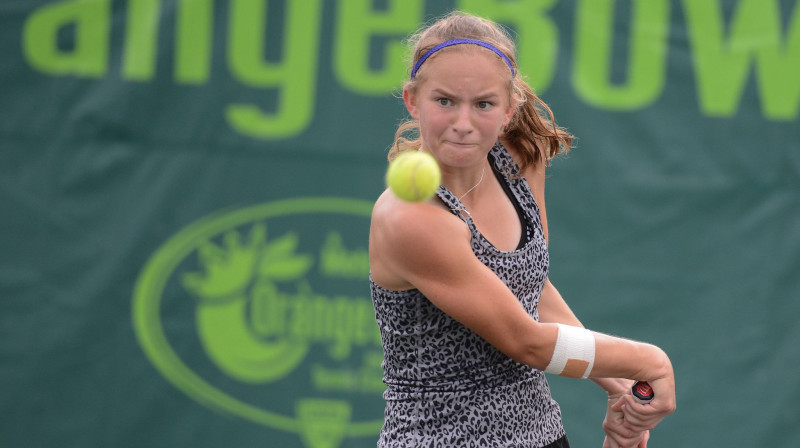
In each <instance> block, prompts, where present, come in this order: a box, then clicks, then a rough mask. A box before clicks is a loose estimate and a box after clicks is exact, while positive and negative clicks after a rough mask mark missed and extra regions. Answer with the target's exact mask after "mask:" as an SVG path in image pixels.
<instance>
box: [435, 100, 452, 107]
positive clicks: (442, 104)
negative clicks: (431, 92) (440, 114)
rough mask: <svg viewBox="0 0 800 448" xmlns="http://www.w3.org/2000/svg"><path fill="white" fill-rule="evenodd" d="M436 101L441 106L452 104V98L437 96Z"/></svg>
mask: <svg viewBox="0 0 800 448" xmlns="http://www.w3.org/2000/svg"><path fill="white" fill-rule="evenodd" d="M436 101H437V102H438V103H439V105H440V106H449V105H450V104H452V101H450V98H437V99H436Z"/></svg>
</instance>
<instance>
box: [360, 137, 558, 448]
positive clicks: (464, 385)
mask: <svg viewBox="0 0 800 448" xmlns="http://www.w3.org/2000/svg"><path fill="white" fill-rule="evenodd" d="M489 155H490V157H489V159H490V162H493V165H494V168H495V170H496V171H497V172H499V173H505V174H506V175H505V176H501V178H502V179H503V180H504V181H505V182H506V183H507V186H508V187H509V188H508V189H507V191H510V192H511V193H512V194H513V197H512V198H511V199H512V201H516V202H517V204H518V205H519V209H521V211H522V214H523V216H522V217H523V218H524V219H525V220H526V221H527V228H528V232H529V233H528V235H527V236H528V238H527V240H525V241H526V242H525V243H524V244H523V245H522V246H521V247H519V248H517V249H516V250H513V251H510V252H507V251H501V250H499V249H497V248H495V247H494V246H493V245H492V244H491V243H490V242H489V241H488V240H487V239H486V238H485V237H484V236H483V235H481V233H480V232H479V231H478V229H477V227H476V226H475V224H474V223H473V221H472V219H471V218H470V217H469V215H468V214H467V213H463V212H461V213H459V212H454V213H456V214H457V215H458V216H460V217H461V218H462V219H463V220H464V222H465V223H466V224H467V226H469V229H470V231H471V232H472V239H471V245H472V250H473V252H475V255H476V256H477V257H478V259H479V260H480V261H481V262H483V264H485V265H486V266H488V267H489V268H491V269H492V270H493V271H494V272H495V273H496V274H497V276H498V277H500V278H501V279H502V280H503V281H504V282H505V283H506V285H508V287H509V288H510V289H511V291H513V292H514V294H515V295H516V296H517V298H518V299H519V301H520V302H521V303H522V305H523V306H524V307H525V309H526V310H527V311H528V313H529V314H530V315H531V316H533V318H535V319H537V320H538V319H539V316H538V312H537V309H536V307H537V304H538V303H539V298H540V296H541V292H542V287H543V285H544V282H545V279H546V278H547V273H548V267H549V255H548V252H547V245H546V242H545V239H544V234H543V231H542V225H541V220H540V217H539V208H538V206H537V205H536V202H535V201H534V198H533V194H532V192H531V190H530V187H529V186H528V183H527V181H525V179H524V178H519V179H514V178H513V177H512V175H513V174H515V173H518V172H519V168H518V166H517V165H516V163H515V162H514V160H513V159H512V158H511V156H510V155H509V153H508V152H507V150H506V149H505V148H504V147H503V146H502V145H501V144H500V143H497V144H496V145H495V146H494V148H492V150H491V152H490V154H489ZM437 194H438V195H439V197H440V198H441V199H442V200H443V201H444V203H445V204H447V205H448V207H450V208H451V209H455V210H458V209H460V208H461V206H462V205H461V203H460V202H459V201H458V199H457V198H456V197H455V195H453V194H452V193H451V192H450V191H448V190H447V189H446V188H444V187H440V188H439V190H438V192H437ZM523 228H525V227H523ZM370 286H371V290H372V301H373V304H374V306H375V318H376V320H377V323H378V327H379V329H380V333H381V339H382V342H383V350H384V361H383V369H384V382H385V383H386V385H387V390H386V391H385V392H384V399H385V400H386V408H385V421H384V424H383V428H382V430H381V434H380V440H379V442H378V446H379V447H384V448H390V447H391V448H394V447H456V446H457V447H531V448H532V447H541V446H544V445H547V444H549V443H551V442H553V441H555V440H557V439H559V438H561V437H563V436H564V428H563V426H562V423H561V410H560V408H559V406H558V404H557V403H556V402H555V400H553V399H552V397H551V395H550V387H549V386H548V384H547V380H546V379H545V375H544V373H543V372H541V371H539V370H536V369H533V368H531V367H529V366H526V365H524V364H520V363H518V362H516V361H514V360H512V359H511V358H509V357H508V356H506V355H505V354H503V353H501V352H500V351H499V350H497V349H496V348H494V346H492V345H490V344H489V343H487V342H486V341H485V340H483V339H482V338H481V337H480V336H478V335H477V334H475V333H474V332H472V331H471V330H469V329H468V328H466V327H465V326H463V325H462V324H460V323H459V322H457V321H456V320H454V319H453V318H451V317H450V316H448V315H447V314H445V313H444V312H442V311H441V310H439V309H438V308H437V307H436V306H434V305H433V304H432V303H431V302H430V301H429V300H428V299H427V298H426V297H425V296H423V295H422V293H421V292H420V291H418V290H416V289H412V290H407V291H391V290H387V289H384V288H381V287H380V286H378V285H376V284H375V283H374V282H373V281H372V279H371V278H370Z"/></svg>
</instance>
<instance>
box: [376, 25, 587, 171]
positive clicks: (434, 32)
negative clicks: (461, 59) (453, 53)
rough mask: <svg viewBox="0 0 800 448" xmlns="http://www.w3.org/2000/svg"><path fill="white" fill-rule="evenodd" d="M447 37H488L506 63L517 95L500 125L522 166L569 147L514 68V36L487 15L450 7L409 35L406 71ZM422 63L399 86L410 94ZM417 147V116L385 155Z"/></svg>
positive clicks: (569, 139) (563, 133)
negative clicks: (514, 106)
mask: <svg viewBox="0 0 800 448" xmlns="http://www.w3.org/2000/svg"><path fill="white" fill-rule="evenodd" d="M451 39H478V40H482V41H484V42H488V43H489V44H491V45H493V46H494V47H496V48H497V49H498V50H500V51H501V52H502V53H503V54H505V55H506V57H508V59H509V61H510V62H511V65H512V67H513V72H514V75H513V77H512V79H511V80H510V81H509V92H510V95H511V96H512V98H513V99H514V100H516V104H517V109H516V111H515V112H514V115H513V117H512V118H511V121H510V122H509V124H508V126H507V127H506V129H505V133H504V138H505V139H506V140H507V141H508V142H509V143H511V145H513V146H514V147H515V148H516V149H518V150H519V154H520V158H521V160H520V168H521V169H522V170H524V169H525V167H527V166H528V165H533V166H536V165H537V164H538V163H540V162H544V163H545V164H549V162H550V159H552V158H553V157H555V156H556V155H557V154H559V153H562V152H566V151H568V150H569V148H570V146H571V145H572V139H573V137H572V135H570V134H569V133H568V132H567V131H566V130H564V129H563V128H560V127H558V126H556V124H555V118H554V117H553V111H552V110H550V108H549V107H548V106H547V104H545V102H544V101H542V100H541V99H540V98H539V97H538V96H537V95H536V94H535V93H534V92H533V90H532V89H531V87H530V86H529V85H528V83H527V82H525V79H524V78H523V77H522V76H521V75H520V73H519V69H518V68H517V59H516V47H515V45H514V41H513V40H512V39H511V37H510V36H509V34H508V33H507V32H506V31H505V29H503V28H502V27H501V26H499V25H498V24H496V23H494V22H492V21H490V20H487V19H484V18H481V17H477V16H473V15H469V14H465V13H463V12H459V11H455V12H452V13H450V14H448V15H446V16H444V17H442V18H441V19H439V20H437V21H436V22H434V23H433V24H432V25H430V26H427V27H423V28H422V29H420V30H419V31H417V32H416V33H414V34H413V35H411V36H410V37H409V38H408V45H409V47H410V48H411V49H412V52H411V56H412V57H411V63H410V64H409V75H410V73H411V70H412V67H414V65H415V64H416V63H417V61H418V60H419V59H420V58H421V57H423V56H424V55H425V53H427V52H428V50H430V49H431V48H433V47H435V46H436V45H438V44H440V43H442V42H445V41H448V40H451ZM440 51H442V50H440ZM431 57H435V55H434V56H431ZM424 66H425V65H424V64H423V65H422V67H421V69H420V71H419V72H418V73H417V74H416V76H415V78H414V79H408V80H406V82H405V84H404V85H403V88H404V89H407V90H408V91H409V92H410V93H411V94H414V92H415V89H416V86H417V85H418V83H419V82H421V80H422V79H424V77H425V74H424ZM421 146H422V140H421V139H420V137H419V123H418V122H417V121H416V120H408V121H405V122H403V123H401V124H400V126H399V127H398V128H397V132H396V133H395V138H394V144H393V145H392V148H391V150H390V151H389V160H391V159H393V158H394V157H396V156H397V155H398V154H399V153H400V152H402V151H407V150H418V149H419V148H420V147H421Z"/></svg>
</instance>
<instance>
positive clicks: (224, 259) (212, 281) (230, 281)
mask: <svg viewBox="0 0 800 448" xmlns="http://www.w3.org/2000/svg"><path fill="white" fill-rule="evenodd" d="M265 238H266V226H265V225H264V224H263V223H259V224H255V225H254V226H253V228H252V229H251V231H250V240H249V242H248V243H247V244H246V245H242V242H241V237H240V235H239V232H237V231H236V230H229V231H228V232H225V236H224V237H223V244H224V248H221V247H218V246H216V245H215V244H214V243H212V242H211V241H208V240H206V241H205V242H204V243H202V244H201V245H200V247H199V248H198V249H197V254H198V258H199V260H200V264H201V265H202V266H203V268H204V269H205V275H201V274H199V273H196V272H188V273H186V274H184V275H183V286H184V287H185V288H186V289H187V290H188V291H189V292H191V293H193V294H195V295H196V296H197V297H199V298H200V299H201V300H204V301H207V300H217V301H218V300H224V299H231V298H234V297H237V296H240V295H242V294H243V293H244V290H245V289H246V288H247V286H248V285H249V284H250V283H251V282H252V280H253V274H254V273H255V266H256V263H257V262H258V258H259V256H260V254H261V251H262V248H263V246H264V240H265Z"/></svg>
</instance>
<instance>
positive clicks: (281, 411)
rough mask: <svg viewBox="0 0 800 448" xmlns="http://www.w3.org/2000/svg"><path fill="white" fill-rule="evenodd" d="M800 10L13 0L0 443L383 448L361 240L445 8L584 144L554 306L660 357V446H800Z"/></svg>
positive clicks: (569, 390)
mask: <svg viewBox="0 0 800 448" xmlns="http://www.w3.org/2000/svg"><path fill="white" fill-rule="evenodd" d="M797 3H798V2H796V1H791V0H780V1H779V0H738V1H736V0H683V1H679V0H671V1H670V0H619V1H614V0H572V1H557V0H469V1H468V0H461V1H455V0H452V1H444V0H441V1H433V0H429V1H423V0H339V1H333V0H282V1H278V0H269V1H268V0H229V1H222V0H217V1H214V0H163V1H162V0H127V1H123V0H63V1H43V0H3V1H2V2H0V50H1V51H2V58H1V59H0V85H2V88H0V234H1V235H2V236H0V300H1V301H0V384H2V387H0V411H2V416H3V417H2V418H1V419H0V446H2V447H15V448H16V447H49V446H60V447H95V446H97V447H99V446H114V447H173V446H192V447H198V448H199V447H236V446H274V447H290V446H295V447H308V448H337V447H342V448H345V447H367V446H374V445H375V442H376V439H377V431H378V429H379V427H380V424H381V419H382V409H383V403H382V399H381V396H380V393H381V391H382V389H383V386H382V384H381V382H380V376H381V372H380V361H381V349H380V340H379V337H378V335H377V330H376V327H375V324H374V317H373V315H372V308H371V304H370V302H369V288H368V284H367V274H368V259H367V252H366V250H367V233H368V226H369V221H368V216H369V212H370V208H371V203H372V201H373V200H374V199H375V198H376V197H377V196H378V195H379V194H380V192H381V190H382V188H383V174H384V170H385V167H386V162H385V157H386V153H387V148H388V146H389V145H390V143H391V139H392V136H393V135H394V130H395V127H396V125H397V124H398V122H399V121H400V120H401V119H402V118H403V117H404V110H403V107H402V102H401V101H399V99H398V97H397V88H398V86H400V84H401V82H402V79H403V77H404V76H405V65H404V63H403V56H402V51H403V50H402V48H403V47H402V45H401V43H400V40H401V39H402V37H403V36H404V35H406V34H408V33H409V32H411V31H413V30H414V29H415V28H417V27H418V26H419V24H420V23H422V22H424V21H426V20H428V19H430V18H432V17H435V16H438V15H440V14H443V13H445V12H447V11H449V10H451V9H453V8H460V9H464V10H468V11H473V12H475V13H478V14H481V15H485V16H487V17H490V18H494V19H496V20H498V21H500V22H502V23H505V24H507V25H508V26H509V27H510V28H512V29H513V30H514V32H515V35H516V37H517V39H518V45H519V59H520V66H521V70H522V71H523V72H524V73H525V74H527V75H528V76H529V79H530V81H531V84H532V85H533V86H534V87H535V88H536V90H537V91H538V92H539V93H540V94H541V96H542V97H543V98H544V99H545V101H547V102H548V103H549V104H550V105H551V106H552V108H553V110H554V112H555V114H556V117H557V118H558V121H559V123H560V124H562V125H564V126H566V127H567V128H569V129H570V130H571V131H572V132H573V133H574V134H576V135H577V136H578V140H577V147H576V148H575V149H574V150H573V151H572V152H570V153H569V155H567V156H565V157H560V158H558V159H557V160H556V161H555V163H554V164H553V166H552V168H551V169H550V170H549V179H548V186H547V211H548V218H549V223H550V251H551V255H552V275H551V278H552V280H553V282H554V284H555V285H556V287H557V288H559V290H560V291H561V293H562V294H563V295H564V297H565V298H566V299H567V301H568V302H569V303H570V305H571V306H572V307H573V308H574V310H575V312H576V313H577V314H578V316H579V317H580V318H581V320H582V321H583V322H584V324H585V325H586V326H588V327H589V328H592V329H595V330H598V331H603V332H608V333H613V334H619V335H624V336H628V337H631V338H636V339H642V340H647V341H650V342H653V343H656V344H658V345H659V346H661V347H663V348H664V349H665V350H666V351H667V352H668V353H669V354H670V356H671V358H672V360H673V362H674V365H675V372H676V377H677V387H678V411H677V412H676V413H675V414H674V415H672V416H670V417H668V418H667V419H665V420H664V422H663V423H662V425H661V426H659V427H658V428H657V430H656V431H654V432H653V435H652V439H651V444H650V446H653V447H708V446H726V447H733V446H741V447H744V446H797V445H800V413H799V412H798V410H797V406H796V403H797V401H798V400H800V382H799V381H798V380H797V374H798V372H800V350H799V349H798V345H800V326H798V325H797V323H796V322H797V320H798V316H800V126H798V124H799V123H798V113H799V111H800V5H798V4H797ZM551 383H552V387H553V392H554V395H555V397H556V399H557V400H558V401H559V402H560V403H561V405H562V408H563V412H564V420H565V425H566V427H567V431H568V434H569V437H570V439H571V441H572V444H573V446H575V447H589V446H597V447H599V446H600V445H601V442H602V437H603V433H602V429H601V422H602V419H603V415H604V409H605V400H604V395H603V392H602V391H600V390H599V389H598V388H597V387H596V386H594V385H593V384H592V383H590V382H587V381H578V380H569V379H562V378H552V380H551Z"/></svg>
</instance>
